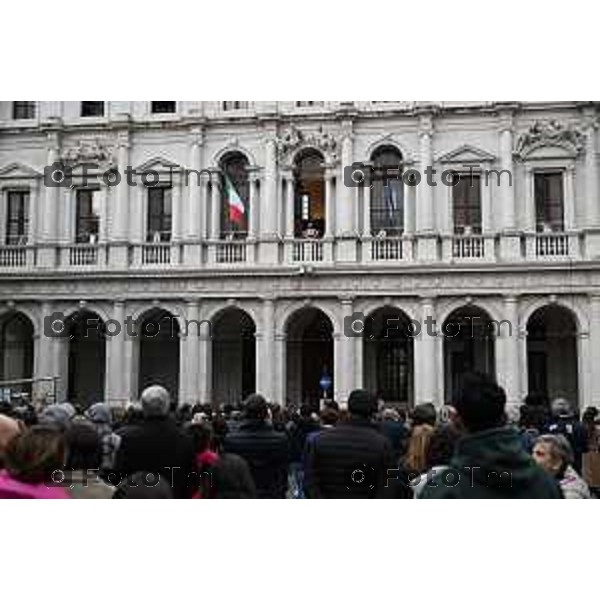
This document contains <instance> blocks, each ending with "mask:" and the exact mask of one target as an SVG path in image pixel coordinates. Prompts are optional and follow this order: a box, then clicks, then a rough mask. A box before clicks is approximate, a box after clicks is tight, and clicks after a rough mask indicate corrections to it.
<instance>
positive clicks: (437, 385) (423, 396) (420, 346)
mask: <svg viewBox="0 0 600 600" xmlns="http://www.w3.org/2000/svg"><path fill="white" fill-rule="evenodd" d="M435 308H436V307H435V299H434V298H429V297H426V298H423V299H422V300H421V314H420V320H421V334H420V335H419V336H417V337H415V338H414V374H415V403H417V404H419V403H421V402H433V403H434V404H435V405H436V406H441V403H442V396H441V395H440V392H441V387H442V384H443V382H442V378H441V375H438V360H437V353H436V350H437V338H438V337H439V335H430V334H428V333H427V326H426V319H427V318H428V317H431V318H432V319H433V320H436V310H435ZM439 331H441V324H436V327H435V328H434V330H433V331H432V333H435V334H438V332H439Z"/></svg>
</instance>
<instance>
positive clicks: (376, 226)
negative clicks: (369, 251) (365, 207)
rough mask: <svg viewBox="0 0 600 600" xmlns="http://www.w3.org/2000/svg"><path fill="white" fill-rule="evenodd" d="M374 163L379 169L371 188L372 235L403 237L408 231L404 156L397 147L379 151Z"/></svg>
mask: <svg viewBox="0 0 600 600" xmlns="http://www.w3.org/2000/svg"><path fill="white" fill-rule="evenodd" d="M371 161H372V163H373V167H374V169H375V177H374V178H373V186H372V188H371V210H370V214H371V235H374V236H381V235H386V236H388V235H389V236H400V235H402V233H403V231H404V186H403V183H402V155H401V154H400V152H398V150H397V149H396V148H393V147H383V148H379V149H377V150H376V151H375V152H374V153H373V155H372V157H371Z"/></svg>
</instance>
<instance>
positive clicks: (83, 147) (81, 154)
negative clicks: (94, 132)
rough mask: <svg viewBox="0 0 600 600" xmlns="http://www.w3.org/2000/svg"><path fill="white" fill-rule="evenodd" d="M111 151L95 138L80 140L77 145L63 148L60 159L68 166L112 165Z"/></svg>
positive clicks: (111, 149)
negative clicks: (85, 164) (87, 164)
mask: <svg viewBox="0 0 600 600" xmlns="http://www.w3.org/2000/svg"><path fill="white" fill-rule="evenodd" d="M113 150H114V149H113V148H111V147H109V146H108V145H107V144H106V143H105V142H104V141H103V140H101V139H99V138H97V137H94V138H81V139H80V140H79V142H78V143H77V145H75V146H71V147H68V148H65V149H64V150H63V153H62V157H61V158H62V160H63V162H64V163H65V164H66V165H68V166H74V165H77V164H82V163H93V164H98V165H100V164H102V165H112V164H113V162H114V161H113Z"/></svg>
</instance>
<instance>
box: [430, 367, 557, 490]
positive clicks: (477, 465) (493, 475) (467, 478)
mask: <svg viewBox="0 0 600 600" xmlns="http://www.w3.org/2000/svg"><path fill="white" fill-rule="evenodd" d="M453 404H454V407H455V408H456V411H457V414H458V421H459V424H460V425H461V426H462V428H463V429H464V430H465V432H466V435H465V436H463V437H462V438H461V439H460V440H459V441H458V444H457V448H456V452H455V455H454V457H453V458H452V459H451V460H450V468H448V469H443V470H442V469H440V470H438V472H431V473H429V474H428V475H427V478H428V479H427V483H426V485H425V486H424V488H423V490H422V492H421V494H420V497H421V498H562V494H561V491H560V488H559V487H558V485H557V483H556V482H555V481H554V480H553V479H552V478H551V477H549V476H548V475H547V474H546V473H544V471H543V470H542V469H541V468H540V467H538V466H537V465H536V464H535V462H534V461H533V459H532V458H531V456H529V455H528V454H527V452H525V450H524V449H523V443H522V441H521V438H520V436H519V432H518V430H517V429H515V428H513V427H507V426H506V425H505V423H506V417H505V405H506V396H505V393H504V390H503V389H502V388H501V387H500V386H498V385H497V384H496V383H495V382H494V381H492V380H491V379H490V378H489V377H488V376H487V375H479V374H472V375H468V376H466V377H465V379H464V381H463V385H462V387H461V389H460V390H459V391H458V393H457V395H456V396H455V398H454V400H453Z"/></svg>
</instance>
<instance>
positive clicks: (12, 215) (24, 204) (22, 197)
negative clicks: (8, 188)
mask: <svg viewBox="0 0 600 600" xmlns="http://www.w3.org/2000/svg"><path fill="white" fill-rule="evenodd" d="M28 229H29V192H28V191H14V192H8V194H7V210H6V244H7V245H9V246H12V245H16V244H26V243H27V232H28Z"/></svg>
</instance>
